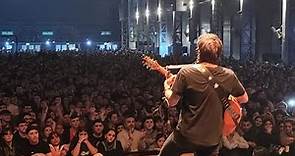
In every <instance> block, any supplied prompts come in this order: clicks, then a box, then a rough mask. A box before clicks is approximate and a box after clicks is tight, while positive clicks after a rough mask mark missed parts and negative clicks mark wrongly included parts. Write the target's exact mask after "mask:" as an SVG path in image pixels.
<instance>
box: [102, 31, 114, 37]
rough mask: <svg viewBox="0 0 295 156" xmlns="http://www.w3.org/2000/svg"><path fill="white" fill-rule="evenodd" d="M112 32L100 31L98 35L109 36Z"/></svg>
mask: <svg viewBox="0 0 295 156" xmlns="http://www.w3.org/2000/svg"><path fill="white" fill-rule="evenodd" d="M111 34H112V33H111V32H110V31H102V32H100V35H101V36H109V35H111Z"/></svg>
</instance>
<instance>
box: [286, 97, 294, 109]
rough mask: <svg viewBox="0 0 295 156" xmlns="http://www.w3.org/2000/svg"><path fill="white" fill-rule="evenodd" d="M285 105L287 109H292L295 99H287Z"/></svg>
mask: <svg viewBox="0 0 295 156" xmlns="http://www.w3.org/2000/svg"><path fill="white" fill-rule="evenodd" d="M287 104H288V106H289V107H294V106H295V99H294V98H292V99H289V100H288V101H287Z"/></svg>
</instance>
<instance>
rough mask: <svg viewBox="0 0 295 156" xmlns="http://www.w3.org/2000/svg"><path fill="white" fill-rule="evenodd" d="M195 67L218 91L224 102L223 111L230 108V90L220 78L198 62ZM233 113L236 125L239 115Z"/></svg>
mask: <svg viewBox="0 0 295 156" xmlns="http://www.w3.org/2000/svg"><path fill="white" fill-rule="evenodd" d="M195 67H196V68H197V69H198V70H199V71H200V72H201V73H202V75H203V77H204V78H205V79H207V80H208V82H209V84H210V86H211V87H213V89H214V90H215V92H216V93H217V95H218V97H219V100H220V101H221V103H222V104H223V113H224V112H225V111H226V110H227V109H230V108H229V107H230V103H229V100H228V96H229V92H228V91H226V90H225V88H224V87H223V86H222V85H221V83H220V82H219V81H218V80H216V78H215V77H214V76H213V75H212V73H211V72H210V71H209V70H208V69H207V68H206V67H205V66H203V65H201V64H196V65H195ZM232 115H233V116H232V120H233V122H234V123H235V125H238V124H239V122H238V116H235V114H232Z"/></svg>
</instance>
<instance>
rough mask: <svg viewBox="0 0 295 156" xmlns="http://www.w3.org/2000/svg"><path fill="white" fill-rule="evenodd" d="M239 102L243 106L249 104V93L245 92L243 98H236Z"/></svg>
mask: <svg viewBox="0 0 295 156" xmlns="http://www.w3.org/2000/svg"><path fill="white" fill-rule="evenodd" d="M235 98H236V99H237V100H238V101H239V103H240V104H241V103H247V102H248V99H249V98H248V94H247V92H246V91H245V92H244V94H243V95H241V96H238V97H235Z"/></svg>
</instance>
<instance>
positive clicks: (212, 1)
mask: <svg viewBox="0 0 295 156" xmlns="http://www.w3.org/2000/svg"><path fill="white" fill-rule="evenodd" d="M211 6H212V11H215V0H211Z"/></svg>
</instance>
